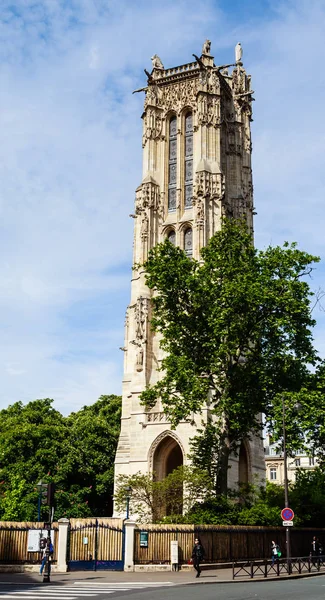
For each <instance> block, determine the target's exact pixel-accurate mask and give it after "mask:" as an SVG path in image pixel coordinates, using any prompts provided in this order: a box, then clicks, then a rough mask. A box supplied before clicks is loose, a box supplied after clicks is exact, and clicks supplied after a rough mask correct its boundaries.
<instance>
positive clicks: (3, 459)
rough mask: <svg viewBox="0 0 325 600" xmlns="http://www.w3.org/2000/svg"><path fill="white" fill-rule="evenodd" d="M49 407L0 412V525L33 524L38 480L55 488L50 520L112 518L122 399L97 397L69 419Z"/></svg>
mask: <svg viewBox="0 0 325 600" xmlns="http://www.w3.org/2000/svg"><path fill="white" fill-rule="evenodd" d="M52 403H53V401H52V400H50V399H48V398H46V399H44V400H35V401H33V402H29V403H28V404H26V405H23V404H22V403H21V402H17V403H15V404H13V405H12V406H9V407H8V408H7V409H4V410H1V411H0V480H1V482H0V519H2V520H19V521H24V520H37V505H38V491H37V488H36V484H37V483H38V481H39V480H40V479H42V480H43V481H44V482H50V481H53V482H54V483H55V484H56V508H55V518H60V517H63V516H68V517H86V516H92V515H93V516H97V515H98V516H108V515H109V514H111V510H112V500H111V499H112V494H113V468H114V457H115V450H116V445H117V440H118V435H119V428H120V412H121V399H120V398H119V397H118V396H101V397H100V399H99V400H98V401H97V402H95V403H94V404H93V405H91V406H85V407H84V408H82V409H81V410H80V411H78V412H76V413H72V414H71V415H69V416H68V417H64V416H63V415H61V413H60V412H58V411H57V410H55V409H54V408H53V406H52ZM47 510H48V509H47V508H46V507H42V514H41V517H42V518H43V519H45V520H47V518H48V515H47Z"/></svg>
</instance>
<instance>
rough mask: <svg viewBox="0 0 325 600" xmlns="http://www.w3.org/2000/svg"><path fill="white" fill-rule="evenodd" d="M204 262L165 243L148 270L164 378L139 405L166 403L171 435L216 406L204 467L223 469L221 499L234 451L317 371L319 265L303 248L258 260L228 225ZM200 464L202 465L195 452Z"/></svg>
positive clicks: (241, 233) (240, 231) (240, 229)
mask: <svg viewBox="0 0 325 600" xmlns="http://www.w3.org/2000/svg"><path fill="white" fill-rule="evenodd" d="M201 256H202V261H196V260H191V259H190V258H188V257H187V256H186V255H185V253H184V252H183V251H182V250H181V249H180V248H177V247H175V246H173V245H172V244H170V243H169V242H168V241H166V242H164V243H163V244H159V245H158V246H156V247H155V248H153V249H152V250H151V252H150V255H149V259H148V261H147V262H146V264H145V265H144V268H145V271H146V282H147V285H148V286H149V288H150V289H151V290H153V292H154V299H153V308H154V314H153V318H152V322H151V324H152V327H153V329H154V331H156V332H159V334H160V336H161V347H162V349H163V350H164V351H165V355H164V358H163V360H162V363H161V372H162V377H161V379H160V380H159V381H158V383H156V384H155V385H153V386H151V387H148V388H147V389H146V390H145V391H144V392H143V393H142V394H141V400H142V401H143V403H144V404H146V406H147V407H153V406H154V405H155V403H156V402H157V401H158V400H160V401H161V402H162V405H163V407H164V410H165V412H166V413H167V415H168V417H169V418H170V420H171V423H172V425H173V426H176V425H177V424H178V423H179V421H180V420H182V419H184V418H186V417H187V418H188V419H191V415H192V413H196V414H198V413H201V411H202V408H203V407H204V406H205V405H206V404H207V405H208V408H209V413H210V424H211V427H212V428H213V430H214V431H213V443H210V446H209V448H210V450H211V452H210V454H209V452H207V453H206V454H207V456H206V468H209V467H208V465H209V464H211V461H212V460H214V461H215V467H214V468H215V472H216V480H217V491H218V492H219V493H220V492H224V493H226V489H227V466H228V458H229V454H230V452H233V451H235V452H236V451H237V449H238V446H239V443H240V442H241V440H243V439H245V438H247V437H249V436H250V435H251V434H252V432H253V431H255V432H257V433H259V434H260V430H261V422H260V418H259V415H260V414H261V413H264V414H265V415H266V419H267V420H268V421H270V422H274V419H275V418H276V413H275V412H274V404H275V403H276V401H277V398H279V396H280V395H281V394H282V393H283V392H290V393H291V392H298V391H299V390H301V388H302V386H303V385H304V384H305V382H306V381H307V379H308V376H309V375H308V374H309V370H308V369H309V367H310V366H311V365H315V364H316V363H317V360H318V357H317V353H316V351H315V349H314V347H313V340H312V329H313V326H314V324H315V322H314V320H313V319H312V316H311V308H310V297H311V295H312V294H311V291H310V288H309V285H308V283H307V282H306V276H307V275H308V274H309V273H310V272H311V270H312V266H311V265H312V263H313V262H317V261H318V260H319V259H318V258H317V257H315V256H312V255H310V254H308V253H306V252H303V251H300V250H299V249H298V248H297V247H296V244H291V245H289V244H288V243H285V244H284V247H283V248H281V247H279V246H277V247H274V248H273V247H268V248H267V249H266V250H264V251H259V250H257V249H256V248H255V247H254V245H253V241H252V236H251V233H250V232H249V231H248V230H247V228H246V225H245V224H244V223H243V222H238V221H235V220H226V221H224V222H223V225H222V229H221V230H220V231H219V232H217V233H216V234H215V235H214V236H213V237H212V238H211V240H210V241H209V243H208V245H207V246H206V247H205V248H203V249H202V251H201ZM204 428H205V423H204V424H203V430H204ZM210 433H211V432H210ZM202 435H206V432H205V431H203V434H202ZM196 442H198V440H196ZM210 442H212V440H210ZM194 443H195V442H194ZM201 446H202V444H201ZM192 458H193V460H194V462H195V460H196V459H199V458H200V455H199V452H196V451H195V446H194V452H193V455H192Z"/></svg>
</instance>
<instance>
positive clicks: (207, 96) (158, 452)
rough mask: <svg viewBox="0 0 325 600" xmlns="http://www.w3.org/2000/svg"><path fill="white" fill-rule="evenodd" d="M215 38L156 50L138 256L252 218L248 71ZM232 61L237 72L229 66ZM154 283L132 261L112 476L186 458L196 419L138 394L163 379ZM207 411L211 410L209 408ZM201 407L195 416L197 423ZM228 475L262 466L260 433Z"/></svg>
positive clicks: (259, 470)
mask: <svg viewBox="0 0 325 600" xmlns="http://www.w3.org/2000/svg"><path fill="white" fill-rule="evenodd" d="M210 46H211V44H210V41H209V40H207V41H206V42H205V43H204V45H203V48H202V55H201V57H200V58H199V57H196V56H195V55H193V56H195V59H196V60H195V62H190V63H187V64H185V65H181V66H178V67H173V68H171V69H165V68H164V66H163V64H162V62H161V60H160V58H159V57H158V56H157V55H155V56H154V57H153V58H152V67H153V68H152V72H151V74H149V73H148V84H147V87H146V88H144V89H143V90H139V91H145V93H146V96H145V102H144V112H143V115H142V118H143V138H142V146H143V174H142V183H141V184H140V185H139V187H138V188H137V190H136V197H135V209H134V214H133V215H131V216H132V217H134V251H133V264H141V263H143V261H145V260H146V258H147V256H148V252H149V250H150V248H152V247H153V246H155V245H156V244H157V243H158V242H161V241H163V240H164V239H165V238H166V237H167V238H168V239H169V240H170V241H171V242H172V243H174V244H177V245H178V246H180V247H181V248H183V249H184V250H185V252H186V254H187V255H188V256H193V257H195V258H199V254H200V249H201V248H202V246H204V245H205V244H206V243H207V241H208V240H209V238H210V237H211V236H212V235H213V234H214V233H215V232H216V231H217V230H218V229H220V223H221V218H222V217H223V216H244V217H245V218H246V219H247V222H248V224H249V226H250V227H253V186H252V169H251V151H252V144H251V131H250V122H251V119H252V93H253V92H252V90H251V78H250V76H249V75H247V74H246V71H245V69H244V68H243V64H242V60H241V59H242V50H241V46H240V44H237V46H236V51H235V54H236V58H235V61H236V62H235V64H233V65H228V66H223V67H216V66H215V64H214V59H213V56H211V53H210ZM229 68H232V72H231V73H230V72H229V71H228V69H229ZM150 295H151V292H150V290H149V289H148V288H147V287H146V285H145V280H144V273H143V272H142V271H141V269H140V270H134V271H133V278H132V282H131V302H130V305H129V306H128V308H127V313H126V322H125V342H124V348H123V350H124V379H123V406H122V421H121V434H120V439H119V443H118V448H117V453H116V460H115V477H117V476H118V475H119V474H128V475H130V474H134V473H136V472H138V471H141V472H143V473H147V472H152V471H155V473H156V476H157V477H158V478H163V477H165V476H166V475H167V474H168V473H169V472H171V471H172V470H173V469H174V468H175V467H177V466H179V465H181V464H186V463H187V462H188V459H187V454H188V452H189V449H190V448H189V440H190V439H191V437H193V435H194V434H195V427H196V426H195V425H191V424H189V423H188V422H185V421H184V422H182V423H180V424H179V426H178V427H177V429H176V430H175V431H172V430H171V429H170V425H169V423H168V422H167V421H166V417H165V414H164V413H163V411H162V408H161V407H160V406H159V405H157V406H156V407H155V408H154V409H153V410H150V411H145V409H144V407H143V406H141V405H140V402H139V394H140V392H141V391H142V390H143V389H144V388H145V387H146V386H147V385H148V384H154V383H155V382H156V381H157V378H158V376H159V373H158V372H157V367H158V366H159V363H160V360H161V350H160V348H159V339H158V336H157V335H153V334H152V332H151V330H150V326H149V322H150V311H151V304H150ZM203 416H204V415H203ZM201 419H202V416H198V417H197V423H198V424H199V423H200V421H201ZM230 467H231V468H230V469H229V476H228V485H229V486H232V485H234V484H235V483H236V482H237V481H239V480H240V481H249V480H250V479H251V478H252V476H253V475H254V474H258V475H259V476H260V477H261V478H262V477H264V476H265V465H264V452H263V446H262V443H261V442H260V441H259V440H257V439H255V440H253V441H252V442H249V443H247V444H243V445H242V448H241V449H240V453H239V456H238V457H237V458H235V457H233V458H232V459H231V460H230Z"/></svg>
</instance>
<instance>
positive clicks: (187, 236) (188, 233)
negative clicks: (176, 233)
mask: <svg viewBox="0 0 325 600" xmlns="http://www.w3.org/2000/svg"><path fill="white" fill-rule="evenodd" d="M184 250H185V254H186V256H192V255H193V230H192V227H188V228H187V229H185V231H184Z"/></svg>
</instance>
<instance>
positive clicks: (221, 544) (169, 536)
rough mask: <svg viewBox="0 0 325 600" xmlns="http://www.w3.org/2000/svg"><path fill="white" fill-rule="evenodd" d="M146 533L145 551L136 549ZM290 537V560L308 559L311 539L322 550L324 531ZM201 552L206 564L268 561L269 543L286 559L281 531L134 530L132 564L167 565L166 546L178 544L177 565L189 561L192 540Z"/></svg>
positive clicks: (148, 527) (241, 528) (161, 527)
mask: <svg viewBox="0 0 325 600" xmlns="http://www.w3.org/2000/svg"><path fill="white" fill-rule="evenodd" d="M141 531H147V532H148V547H147V548H141V547H140V532H141ZM290 533H291V556H293V557H299V556H308V555H309V552H310V549H311V541H312V538H313V536H314V535H315V536H316V537H317V538H319V540H320V542H321V543H322V545H323V548H325V529H311V528H310V529H307V528H305V529H295V528H294V527H292V528H291V530H290ZM196 536H197V537H199V538H200V540H201V542H202V545H203V547H204V549H205V554H206V557H205V559H206V562H207V563H217V562H219V563H220V562H230V561H232V560H241V559H243V560H247V559H259V558H260V559H263V558H271V542H272V540H274V541H275V542H276V543H278V544H279V545H280V548H281V550H282V556H284V557H285V555H286V550H285V549H286V537H285V527H245V526H233V527H231V526H222V525H219V526H218V525H195V526H194V525H177V524H172V525H161V524H157V525H152V524H150V525H141V527H140V526H139V527H138V528H136V530H135V538H134V562H135V564H157V563H161V564H164V563H169V562H170V542H171V541H172V540H178V543H179V563H180V564H184V563H187V562H188V561H189V559H190V558H191V554H192V549H193V545H194V539H195V537H196Z"/></svg>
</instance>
